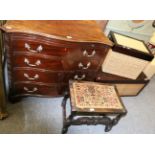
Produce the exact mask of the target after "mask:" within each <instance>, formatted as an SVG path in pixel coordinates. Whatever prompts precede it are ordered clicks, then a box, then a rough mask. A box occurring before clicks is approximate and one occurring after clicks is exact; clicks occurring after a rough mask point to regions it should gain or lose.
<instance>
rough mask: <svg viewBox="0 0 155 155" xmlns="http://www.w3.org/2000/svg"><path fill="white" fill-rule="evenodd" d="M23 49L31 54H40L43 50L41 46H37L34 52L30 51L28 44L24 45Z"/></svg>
mask: <svg viewBox="0 0 155 155" xmlns="http://www.w3.org/2000/svg"><path fill="white" fill-rule="evenodd" d="M24 46H25V48H26V49H27V50H28V51H29V52H32V53H40V52H41V51H42V50H43V46H42V45H39V46H38V47H37V49H36V50H32V49H31V46H30V45H29V44H28V43H25V45H24Z"/></svg>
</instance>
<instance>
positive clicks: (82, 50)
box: [65, 46, 108, 61]
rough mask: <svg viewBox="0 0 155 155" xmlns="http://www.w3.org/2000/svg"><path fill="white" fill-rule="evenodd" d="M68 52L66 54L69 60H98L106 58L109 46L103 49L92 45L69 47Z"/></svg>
mask: <svg viewBox="0 0 155 155" xmlns="http://www.w3.org/2000/svg"><path fill="white" fill-rule="evenodd" d="M67 51H68V54H67V55H66V57H65V59H67V61H71V60H72V61H80V60H83V59H86V60H89V61H90V60H91V59H94V60H97V61H101V60H104V59H105V57H106V55H107V51H108V50H107V48H104V47H102V48H101V49H99V48H95V47H93V48H92V47H91V46H86V47H84V46H80V47H77V48H68V49H67Z"/></svg>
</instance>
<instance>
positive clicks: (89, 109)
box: [62, 81, 127, 133]
mask: <svg viewBox="0 0 155 155" xmlns="http://www.w3.org/2000/svg"><path fill="white" fill-rule="evenodd" d="M69 89H70V92H68V93H67V94H66V95H65V96H64V98H63V101H62V107H63V129H62V133H66V132H67V131H68V127H69V126H70V125H82V124H87V125H97V124H104V125H105V132H107V131H110V130H111V128H112V127H113V126H114V125H116V124H117V123H118V121H119V120H120V118H121V117H122V116H123V115H125V114H126V113H127V111H126V109H125V107H124V105H123V103H122V101H121V99H120V97H119V94H118V92H117V89H116V87H115V86H114V85H107V84H103V83H98V82H88V81H70V82H69ZM68 98H70V102H71V114H70V115H69V116H68V117H67V115H66V103H67V99H68ZM75 116H81V117H78V118H75ZM86 116H87V117H86ZM111 116H112V117H111Z"/></svg>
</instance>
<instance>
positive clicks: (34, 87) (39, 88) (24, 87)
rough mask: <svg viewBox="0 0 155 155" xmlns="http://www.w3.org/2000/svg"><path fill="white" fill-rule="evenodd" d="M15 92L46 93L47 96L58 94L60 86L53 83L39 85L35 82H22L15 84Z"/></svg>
mask: <svg viewBox="0 0 155 155" xmlns="http://www.w3.org/2000/svg"><path fill="white" fill-rule="evenodd" d="M14 86H15V91H14V92H15V94H16V95H29V94H30V95H32V94H33V95H45V96H57V95H58V94H59V93H58V86H57V85H56V84H55V85H54V84H53V85H48V86H47V85H39V84H33V83H29V84H27V83H20V84H15V85H14Z"/></svg>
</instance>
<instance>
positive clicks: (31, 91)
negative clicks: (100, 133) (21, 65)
mask: <svg viewBox="0 0 155 155" xmlns="http://www.w3.org/2000/svg"><path fill="white" fill-rule="evenodd" d="M24 90H25V91H26V92H28V93H34V92H36V91H37V90H38V88H36V87H34V88H33V89H32V90H29V89H28V88H27V87H24Z"/></svg>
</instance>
